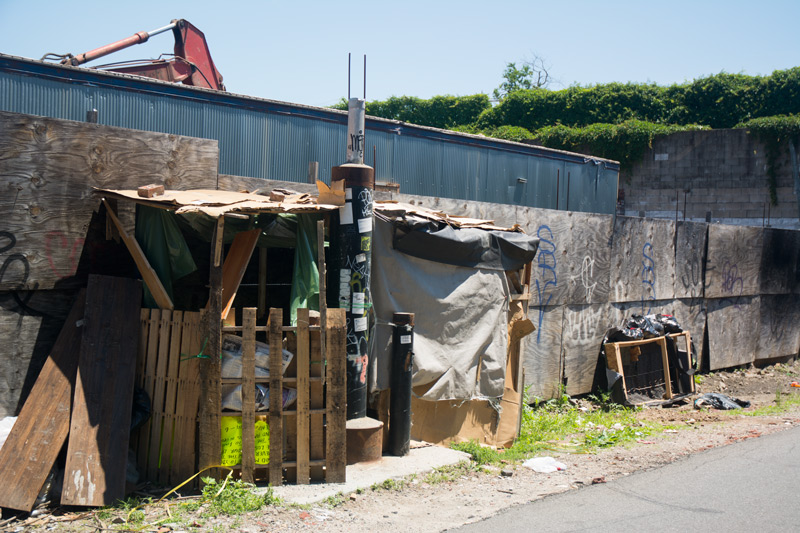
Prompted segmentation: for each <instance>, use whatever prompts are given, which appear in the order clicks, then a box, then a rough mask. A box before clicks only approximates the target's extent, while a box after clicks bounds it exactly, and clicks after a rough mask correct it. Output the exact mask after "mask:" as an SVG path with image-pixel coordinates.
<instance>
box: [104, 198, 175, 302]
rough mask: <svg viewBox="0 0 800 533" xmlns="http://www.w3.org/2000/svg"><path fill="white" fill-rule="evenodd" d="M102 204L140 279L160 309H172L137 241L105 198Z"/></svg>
mask: <svg viewBox="0 0 800 533" xmlns="http://www.w3.org/2000/svg"><path fill="white" fill-rule="evenodd" d="M103 205H105V206H106V213H107V214H108V216H109V217H110V218H111V221H112V222H114V225H115V226H116V227H117V231H118V232H119V236H120V237H122V242H124V243H125V247H126V248H128V251H129V252H130V254H131V257H133V261H134V263H136V268H138V269H139V273H140V274H141V275H142V279H143V280H144V282H145V284H146V285H147V288H148V289H150V294H152V295H153V299H154V300H155V301H156V304H157V305H158V307H159V308H160V309H174V308H175V306H174V305H172V299H171V298H170V297H169V294H167V290H166V289H165V288H164V285H163V284H162V283H161V280H160V279H158V274H156V271H155V270H153V267H151V266H150V262H149V261H148V260H147V257H145V255H144V252H143V251H142V248H141V247H140V246H139V243H138V242H136V239H134V238H133V237H131V236H130V235H128V233H127V232H126V231H125V228H124V227H123V226H122V223H121V222H120V221H119V219H118V218H117V215H116V214H114V210H113V209H111V205H109V203H108V201H107V200H106V199H105V198H103Z"/></svg>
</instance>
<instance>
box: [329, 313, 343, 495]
mask: <svg viewBox="0 0 800 533" xmlns="http://www.w3.org/2000/svg"><path fill="white" fill-rule="evenodd" d="M345 328H346V325H345V310H344V309H328V323H327V324H326V325H325V330H326V331H325V335H326V341H327V347H326V350H327V354H326V357H325V358H326V360H327V365H326V373H327V378H326V379H325V385H326V387H327V394H326V397H327V402H328V405H327V425H326V429H325V439H326V447H325V461H326V467H327V469H326V473H325V481H327V482H328V483H344V482H345V481H346V469H345V464H346V461H347V438H346V437H347V434H346V432H345V429H346V427H345V426H346V423H347V384H346V379H347V376H346V369H345V361H346V359H347V351H346V334H347V331H346V329H345Z"/></svg>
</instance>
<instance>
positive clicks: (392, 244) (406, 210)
mask: <svg viewBox="0 0 800 533" xmlns="http://www.w3.org/2000/svg"><path fill="white" fill-rule="evenodd" d="M375 213H376V222H375V231H374V235H373V254H374V260H373V261H374V263H373V265H374V266H373V276H372V296H373V300H374V305H375V319H376V332H375V339H374V344H373V356H372V360H373V364H372V366H371V372H370V390H371V391H372V392H373V395H377V394H378V393H379V392H380V391H385V390H386V389H388V388H389V386H390V385H389V383H390V376H389V369H390V366H391V365H390V364H389V363H390V361H389V357H390V354H391V350H390V345H391V341H392V328H391V321H392V315H393V313H395V312H413V313H414V314H415V323H416V326H415V331H414V334H415V339H414V360H413V386H414V396H415V399H414V402H413V405H412V411H413V414H412V422H413V426H412V435H413V436H414V438H416V439H419V440H427V441H431V442H445V441H451V440H469V439H477V440H479V441H481V442H485V443H488V444H493V445H509V444H510V443H511V442H513V440H514V438H516V436H517V435H518V431H519V427H518V421H519V414H520V413H521V403H522V390H521V388H522V380H521V372H522V370H521V368H522V366H521V355H520V347H519V341H520V339H521V338H522V337H523V336H524V335H525V334H527V333H529V332H530V331H532V330H533V325H532V324H531V322H530V321H529V320H528V319H527V316H526V315H527V306H528V299H529V283H530V273H531V269H530V263H531V261H532V260H533V258H534V256H535V254H536V250H537V247H538V243H539V240H538V239H537V238H536V237H532V236H528V235H525V234H524V233H523V232H522V231H521V230H520V228H519V227H512V228H502V227H498V226H495V225H493V224H492V223H491V221H488V220H478V219H471V218H467V217H454V216H449V215H447V214H445V213H441V212H435V211H431V210H427V209H422V208H418V207H415V206H411V205H404V204H393V203H378V204H376V206H375ZM501 420H502V422H503V424H502V427H501Z"/></svg>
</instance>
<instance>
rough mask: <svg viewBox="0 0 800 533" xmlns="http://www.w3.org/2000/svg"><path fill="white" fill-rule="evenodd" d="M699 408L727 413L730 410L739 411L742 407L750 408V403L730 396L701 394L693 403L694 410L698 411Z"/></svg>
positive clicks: (712, 393) (714, 393) (715, 393)
mask: <svg viewBox="0 0 800 533" xmlns="http://www.w3.org/2000/svg"><path fill="white" fill-rule="evenodd" d="M701 407H711V408H714V409H721V410H723V411H729V410H731V409H740V408H742V407H750V402H748V401H747V400H740V399H739V398H733V397H731V396H725V395H724V394H720V393H718V392H708V393H706V394H703V395H702V396H700V397H699V398H697V399H696V400H695V401H694V408H695V409H700V408H701Z"/></svg>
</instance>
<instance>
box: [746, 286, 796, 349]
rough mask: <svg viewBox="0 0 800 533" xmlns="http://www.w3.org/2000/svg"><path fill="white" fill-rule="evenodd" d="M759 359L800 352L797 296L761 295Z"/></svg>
mask: <svg viewBox="0 0 800 533" xmlns="http://www.w3.org/2000/svg"><path fill="white" fill-rule="evenodd" d="M760 309H761V322H760V331H759V334H758V335H757V336H758V345H757V349H756V357H755V358H756V360H758V359H771V358H773V357H784V356H787V355H797V353H798V352H800V327H799V326H798V324H800V298H798V297H797V296H796V295H794V294H776V295H762V296H761V308H760Z"/></svg>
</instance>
